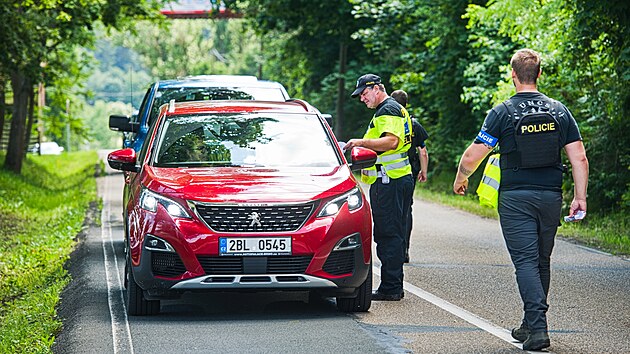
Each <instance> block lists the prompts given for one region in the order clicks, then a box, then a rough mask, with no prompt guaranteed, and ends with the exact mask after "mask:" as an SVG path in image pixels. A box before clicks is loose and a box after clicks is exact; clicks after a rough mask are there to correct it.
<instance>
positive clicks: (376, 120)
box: [344, 74, 413, 301]
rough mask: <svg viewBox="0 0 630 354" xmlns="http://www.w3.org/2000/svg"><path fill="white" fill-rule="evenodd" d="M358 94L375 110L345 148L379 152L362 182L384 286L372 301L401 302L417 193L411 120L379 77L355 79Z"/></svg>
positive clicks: (363, 172)
mask: <svg viewBox="0 0 630 354" xmlns="http://www.w3.org/2000/svg"><path fill="white" fill-rule="evenodd" d="M357 96H360V98H361V102H363V103H365V105H366V106H367V107H368V108H370V109H376V112H375V113H374V117H372V121H371V122H370V125H369V126H368V129H367V132H366V133H365V135H364V136H363V138H362V139H351V140H350V141H348V143H347V144H346V146H345V147H344V149H346V150H348V149H352V148H353V147H355V146H360V147H365V148H369V149H372V150H374V151H376V152H377V154H378V160H377V161H376V165H375V166H373V167H371V168H369V169H364V170H362V171H361V180H362V181H363V182H364V183H367V184H370V205H371V207H372V219H373V222H374V241H375V242H376V254H377V256H378V258H379V260H380V261H381V284H380V285H379V287H378V289H377V290H376V291H375V292H374V293H372V300H377V301H378V300H381V301H398V300H400V299H402V298H403V297H404V292H403V262H404V260H405V250H406V246H405V245H406V241H405V234H406V225H407V222H406V218H407V215H408V211H409V208H410V207H411V195H412V193H413V179H412V175H411V166H410V164H409V158H408V157H407V150H409V147H410V146H411V119H410V117H409V113H408V112H407V110H406V109H405V108H404V107H402V106H401V105H400V104H398V102H396V100H394V99H393V98H391V97H389V96H388V95H387V92H386V91H385V86H384V85H383V84H382V83H381V78H380V77H378V76H377V75H374V74H366V75H363V76H361V77H360V78H359V79H358V80H357V85H356V89H355V90H354V92H352V97H357Z"/></svg>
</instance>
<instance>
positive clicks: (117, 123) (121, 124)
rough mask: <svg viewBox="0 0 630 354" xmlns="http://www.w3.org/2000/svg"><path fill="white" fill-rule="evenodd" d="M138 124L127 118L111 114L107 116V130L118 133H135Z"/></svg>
mask: <svg viewBox="0 0 630 354" xmlns="http://www.w3.org/2000/svg"><path fill="white" fill-rule="evenodd" d="M139 126H140V123H138V122H132V121H131V120H130V119H129V116H123V115H117V114H112V115H111V116H109V129H111V130H113V131H117V132H118V131H119V132H129V133H137V132H138V130H139V129H138V127H139Z"/></svg>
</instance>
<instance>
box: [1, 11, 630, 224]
mask: <svg viewBox="0 0 630 354" xmlns="http://www.w3.org/2000/svg"><path fill="white" fill-rule="evenodd" d="M106 3H107V5H103V4H102V3H101V2H99V1H90V0H70V1H60V0H42V1H39V2H33V1H25V0H24V1H19V0H11V1H7V2H3V4H0V33H2V37H3V40H6V46H5V50H3V51H2V52H1V53H0V119H1V121H0V123H2V124H0V136H1V135H2V134H1V129H5V130H10V133H9V136H10V139H9V141H8V144H7V146H6V153H4V154H3V153H0V155H5V156H6V158H5V161H4V167H5V168H6V169H9V170H12V171H14V172H16V173H20V169H21V161H22V160H23V159H24V156H25V153H24V152H25V151H26V150H27V148H28V141H29V139H30V138H31V136H32V135H33V134H37V133H38V130H37V128H38V125H39V126H41V128H40V132H41V133H42V134H43V139H44V140H54V141H57V142H59V143H60V145H63V146H65V147H66V150H68V151H76V150H82V149H94V148H116V147H119V146H121V140H120V135H119V134H117V133H114V132H111V131H109V129H108V123H107V119H108V116H109V115H110V114H118V113H124V114H132V113H133V111H134V109H135V108H137V107H138V106H139V104H140V101H141V99H142V96H143V95H144V92H145V90H146V88H147V87H148V85H149V84H150V83H151V82H154V81H156V80H158V79H160V80H161V79H170V78H175V77H180V76H185V75H199V74H244V75H256V76H259V78H261V79H267V80H274V81H279V82H281V83H282V84H283V85H285V87H286V88H287V90H288V91H289V93H290V94H291V96H292V97H296V98H303V99H306V100H307V101H309V102H310V103H312V104H313V105H315V106H316V107H317V108H318V109H319V110H320V111H322V112H323V113H332V114H333V117H334V129H335V132H336V134H337V136H338V138H339V139H340V140H347V139H349V138H352V137H360V136H362V135H363V133H364V131H365V129H366V126H367V124H368V122H369V119H370V118H371V116H372V114H373V111H370V110H368V109H367V108H365V106H364V105H363V104H361V103H360V102H359V101H358V100H352V99H350V96H349V95H350V92H351V91H352V89H353V87H354V84H355V81H356V79H357V78H358V77H359V76H360V75H362V74H364V73H368V72H371V73H376V74H378V75H380V76H381V77H382V78H383V80H384V83H385V86H386V87H387V90H388V92H391V91H393V90H394V89H404V90H406V91H407V92H408V94H409V96H410V105H409V110H410V112H411V113H412V114H413V115H414V116H415V117H417V118H418V119H419V120H420V121H421V123H422V124H423V125H424V126H425V128H426V129H427V130H428V132H429V134H430V139H429V140H428V141H427V146H428V149H429V153H430V171H429V180H430V181H431V182H430V184H429V185H428V188H430V189H433V190H436V191H441V192H444V193H450V191H451V188H450V186H451V183H452V179H453V176H454V173H455V170H456V167H457V163H458V158H459V156H460V155H461V153H462V151H463V150H464V149H465V147H466V146H467V145H468V144H469V143H470V142H471V141H472V139H473V138H474V137H475V135H476V133H477V132H478V130H479V127H480V126H481V123H482V122H483V119H484V117H485V114H486V112H487V110H488V109H490V108H491V107H492V106H493V105H496V104H498V103H500V102H501V101H503V100H505V99H506V98H508V97H509V96H510V95H512V94H513V93H514V88H513V85H512V83H511V81H510V75H509V70H510V68H509V59H510V57H511V55H512V54H513V53H514V51H515V50H517V49H519V48H524V47H528V48H532V49H534V50H537V51H539V52H540V53H541V54H542V56H543V74H542V77H541V80H540V82H539V89H540V90H541V91H542V92H544V93H546V94H547V95H549V96H550V97H553V98H556V99H559V100H561V101H562V102H563V103H564V104H565V105H566V106H567V107H569V109H570V110H571V111H572V113H573V115H574V116H575V118H576V120H577V121H578V124H579V126H580V129H581V132H582V136H583V138H584V142H585V145H586V148H587V153H588V156H589V160H590V169H591V175H590V182H589V211H591V212H594V213H599V214H602V215H604V214H605V215H618V216H619V217H620V218H623V215H625V213H627V212H629V211H630V173H629V166H630V119H629V117H630V115H629V113H630V90H628V87H630V85H629V84H630V82H629V81H630V65H629V62H630V46H629V45H628V44H629V42H630V30H629V28H630V26H629V24H630V17H629V16H630V9H629V8H630V4H629V3H628V2H626V1H622V0H617V1H616V0H607V1H588V0H536V1H535V0H496V1H492V0H491V1H468V0H327V1H306V0H230V1H222V2H221V1H214V3H215V5H216V6H217V9H219V7H221V8H222V9H228V10H230V11H232V12H233V13H236V14H240V16H241V17H239V18H236V19H234V18H232V19H219V18H208V19H196V20H165V19H163V18H161V17H160V16H159V13H158V12H157V9H158V8H159V6H161V3H162V1H150V0H148V1H138V2H135V3H136V4H135V5H129V4H128V2H125V1H109V2H106ZM99 6H100V7H99ZM86 9H91V10H90V11H86ZM16 12H19V13H20V16H16ZM217 13H218V12H217ZM18 17H19V18H20V21H19V22H16V21H17V18H18ZM40 82H41V83H43V86H44V87H45V88H46V95H45V100H44V102H43V104H42V105H41V107H42V108H43V109H42V111H41V112H38V111H37V109H36V108H37V107H38V105H37V100H38V99H44V96H43V95H42V94H41V91H38V87H39V86H38V84H39V83H40ZM37 118H39V120H38V121H36V120H37ZM18 123H21V125H22V127H21V128H20V124H18ZM14 127H15V128H14ZM5 136H6V133H5ZM20 140H21V142H20ZM479 175H480V173H477V176H475V180H473V181H472V186H471V187H472V188H471V190H474V189H473V188H474V187H475V184H476V183H477V182H478V179H479V177H480V176H479ZM565 192H566V193H565V198H566V199H567V200H570V199H571V198H572V183H571V179H570V174H567V175H566V183H565ZM624 219H625V218H624Z"/></svg>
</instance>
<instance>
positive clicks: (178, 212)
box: [140, 188, 190, 219]
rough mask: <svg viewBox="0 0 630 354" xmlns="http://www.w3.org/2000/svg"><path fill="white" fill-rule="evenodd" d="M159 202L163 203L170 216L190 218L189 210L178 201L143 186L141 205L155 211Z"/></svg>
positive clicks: (145, 208)
mask: <svg viewBox="0 0 630 354" xmlns="http://www.w3.org/2000/svg"><path fill="white" fill-rule="evenodd" d="M158 204H162V206H163V207H164V209H166V211H167V212H168V213H169V215H170V216H173V217H177V218H189V219H190V215H189V214H188V212H186V210H185V209H184V208H183V207H182V206H181V205H179V204H178V203H177V202H175V201H173V200H171V199H168V198H166V197H163V196H161V195H159V194H157V193H153V192H151V191H150V190H148V189H146V188H143V189H142V193H140V207H141V208H142V209H144V210H148V211H152V212H154V213H155V212H157V206H158Z"/></svg>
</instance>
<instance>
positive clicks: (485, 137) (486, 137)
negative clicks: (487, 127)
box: [477, 130, 499, 147]
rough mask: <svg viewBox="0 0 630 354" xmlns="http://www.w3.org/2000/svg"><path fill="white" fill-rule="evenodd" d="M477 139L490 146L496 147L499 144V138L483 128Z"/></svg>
mask: <svg viewBox="0 0 630 354" xmlns="http://www.w3.org/2000/svg"><path fill="white" fill-rule="evenodd" d="M477 139H478V140H479V141H481V142H482V143H484V144H486V145H488V146H490V147H495V146H496V145H497V142H498V141H499V139H497V138H495V137H493V136H492V135H490V134H488V133H487V132H485V131H483V130H481V131H479V134H477Z"/></svg>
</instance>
